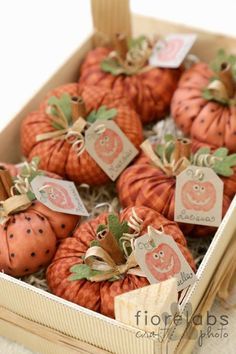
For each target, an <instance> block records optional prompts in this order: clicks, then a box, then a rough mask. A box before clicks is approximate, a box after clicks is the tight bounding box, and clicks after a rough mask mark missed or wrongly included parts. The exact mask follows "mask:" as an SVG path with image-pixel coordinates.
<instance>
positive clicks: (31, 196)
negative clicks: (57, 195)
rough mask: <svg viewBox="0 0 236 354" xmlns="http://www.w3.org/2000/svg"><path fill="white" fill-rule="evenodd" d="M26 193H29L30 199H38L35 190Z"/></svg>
mask: <svg viewBox="0 0 236 354" xmlns="http://www.w3.org/2000/svg"><path fill="white" fill-rule="evenodd" d="M26 194H27V197H28V198H29V200H31V201H32V200H35V199H36V197H35V194H34V193H33V192H31V191H28V192H27V193H26Z"/></svg>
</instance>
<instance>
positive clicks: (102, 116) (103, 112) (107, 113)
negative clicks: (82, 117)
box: [87, 106, 117, 123]
mask: <svg viewBox="0 0 236 354" xmlns="http://www.w3.org/2000/svg"><path fill="white" fill-rule="evenodd" d="M116 115H117V109H115V108H111V109H107V107H106V106H101V107H99V109H98V110H97V111H95V110H94V111H92V112H91V113H90V114H89V115H88V116H87V121H88V122H89V123H94V122H95V121H97V120H109V119H113V118H114V117H116Z"/></svg>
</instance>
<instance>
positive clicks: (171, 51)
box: [149, 34, 197, 68]
mask: <svg viewBox="0 0 236 354" xmlns="http://www.w3.org/2000/svg"><path fill="white" fill-rule="evenodd" d="M196 38H197V36H196V34H170V35H168V36H167V37H165V38H164V39H163V40H159V41H158V42H157V43H156V44H155V46H154V48H153V51H152V54H151V56H150V58H149V65H151V66H155V67H161V68H178V67H179V66H180V65H181V64H182V62H183V60H184V59H185V57H186V55H187V54H188V52H189V50H190V49H191V47H192V46H193V43H194V42H195V41H196Z"/></svg>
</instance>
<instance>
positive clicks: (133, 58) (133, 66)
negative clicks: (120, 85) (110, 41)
mask: <svg viewBox="0 0 236 354" xmlns="http://www.w3.org/2000/svg"><path fill="white" fill-rule="evenodd" d="M151 53H152V48H151V47H150V43H149V42H148V41H147V40H146V41H142V43H141V44H140V47H134V48H131V49H130V50H129V51H128V52H127V54H126V58H125V60H123V59H122V58H121V57H120V56H119V54H118V53H117V52H116V51H112V52H111V53H110V54H109V56H108V58H111V59H116V60H117V61H118V63H119V65H120V66H121V73H123V72H124V73H126V74H128V75H133V74H142V73H144V72H146V71H149V70H151V69H153V67H152V66H150V65H146V64H147V60H148V59H149V57H150V55H151Z"/></svg>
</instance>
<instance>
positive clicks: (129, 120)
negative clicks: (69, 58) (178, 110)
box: [21, 83, 143, 185]
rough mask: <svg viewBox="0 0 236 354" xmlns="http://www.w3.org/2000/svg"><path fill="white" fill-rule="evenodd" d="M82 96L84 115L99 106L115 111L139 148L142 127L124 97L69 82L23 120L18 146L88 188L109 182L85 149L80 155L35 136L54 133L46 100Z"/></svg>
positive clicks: (69, 147) (62, 142) (58, 142)
mask: <svg viewBox="0 0 236 354" xmlns="http://www.w3.org/2000/svg"><path fill="white" fill-rule="evenodd" d="M65 93H67V94H69V95H71V96H78V95H79V96H82V98H83V100H84V102H85V106H86V110H87V113H86V114H89V113H91V112H92V111H93V110H98V109H99V107H101V106H106V107H107V109H111V108H115V109H116V110H117V115H116V117H114V121H115V122H116V123H117V125H118V126H119V127H120V129H121V130H122V131H123V132H124V133H125V135H126V136H127V137H128V139H129V140H130V141H131V142H132V143H133V144H134V145H135V146H136V147H137V148H138V147H139V145H140V143H141V141H142V139H143V135H142V126H141V122H140V120H139V117H138V115H137V114H136V112H135V111H134V110H133V109H132V108H130V106H129V104H128V102H127V100H126V98H125V97H123V96H122V95H119V94H115V93H113V92H111V91H108V90H106V89H101V88H98V87H95V86H93V87H92V86H90V87H88V86H86V87H83V88H81V87H79V86H78V84H76V83H72V84H67V85H63V86H61V87H58V88H56V89H55V90H52V91H51V92H49V93H48V95H47V97H46V99H45V100H44V102H42V104H41V105H40V108H39V110H38V111H35V112H32V113H30V114H29V115H28V116H27V117H26V118H25V119H24V121H23V123H22V127H21V146H22V151H23V154H24V155H25V156H26V157H27V158H28V159H31V158H32V157H33V156H39V157H40V168H42V169H43V170H47V171H51V172H54V173H57V174H59V175H60V176H62V177H66V178H69V179H70V180H72V181H75V182H77V183H87V184H89V185H102V184H105V183H106V182H108V181H109V178H108V176H107V175H106V174H105V173H104V172H103V171H102V170H101V168H100V167H99V166H98V165H97V163H96V162H95V161H94V160H93V159H92V157H90V155H89V154H88V153H87V151H86V150H84V151H83V152H82V153H81V154H80V155H79V156H78V155H77V153H76V151H75V150H74V148H73V147H72V144H70V143H68V142H67V140H65V139H60V140H58V139H54V138H51V139H48V140H45V141H40V142H37V141H36V137H37V135H38V134H43V133H47V132H52V131H56V129H55V128H53V126H52V124H51V119H50V117H49V115H48V114H47V113H46V109H47V105H48V103H47V102H48V99H49V98H50V97H52V96H55V97H57V98H60V97H61V96H62V95H63V94H65Z"/></svg>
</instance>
